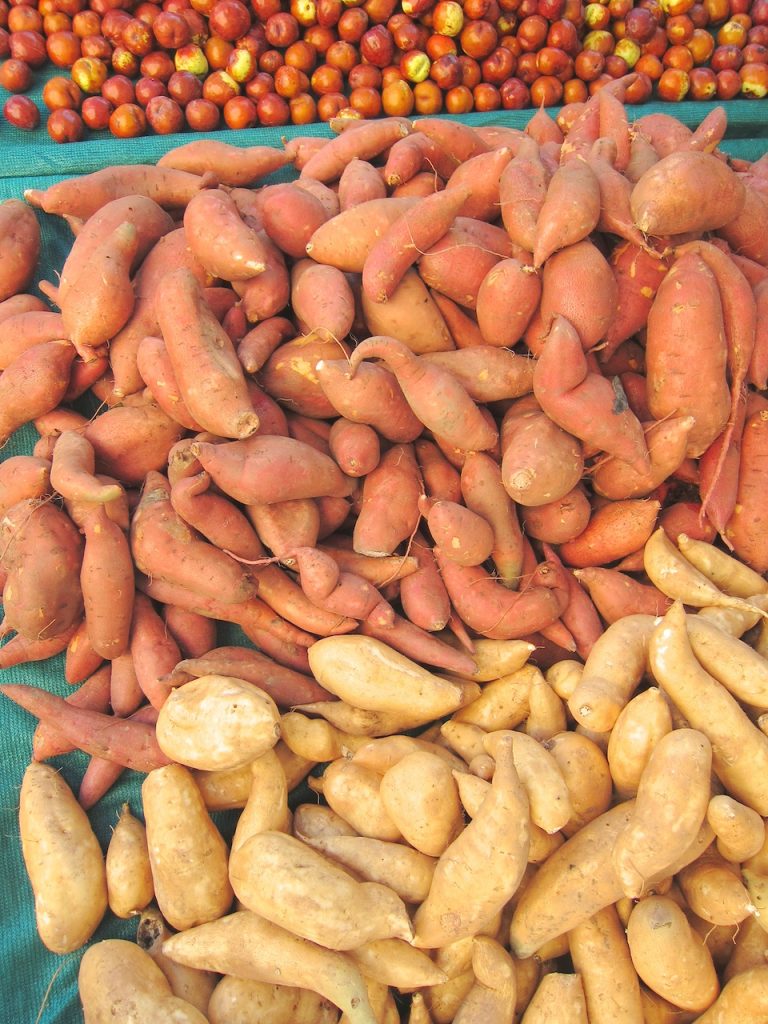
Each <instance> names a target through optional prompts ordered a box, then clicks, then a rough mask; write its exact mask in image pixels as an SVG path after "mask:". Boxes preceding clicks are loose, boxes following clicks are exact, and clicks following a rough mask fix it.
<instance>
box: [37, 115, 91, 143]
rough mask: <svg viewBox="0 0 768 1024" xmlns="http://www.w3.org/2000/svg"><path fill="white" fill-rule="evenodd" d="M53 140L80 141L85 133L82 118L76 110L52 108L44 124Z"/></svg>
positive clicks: (64, 141) (63, 141)
mask: <svg viewBox="0 0 768 1024" xmlns="http://www.w3.org/2000/svg"><path fill="white" fill-rule="evenodd" d="M46 128H47V129H48V134H49V135H50V137H51V138H52V139H53V141H54V142H59V143H66V142H80V141H81V140H82V138H83V136H84V135H85V125H84V124H83V119H82V117H80V115H79V114H78V112H77V111H76V110H67V109H66V108H62V109H61V110H52V111H51V113H50V114H49V115H48V123H47V125H46Z"/></svg>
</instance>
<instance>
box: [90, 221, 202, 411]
mask: <svg viewBox="0 0 768 1024" xmlns="http://www.w3.org/2000/svg"><path fill="white" fill-rule="evenodd" d="M182 267H186V268H187V269H188V270H190V271H191V272H192V273H193V274H194V275H195V278H196V280H197V281H198V283H199V284H200V286H201V287H205V286H207V285H208V284H210V283H211V279H210V276H209V275H208V272H207V271H206V270H205V268H204V267H203V266H202V265H201V264H200V263H199V262H198V260H197V258H196V257H195V256H194V255H193V253H192V250H191V249H190V247H189V243H188V240H187V236H186V234H185V232H184V229H183V228H177V229H176V230H175V231H169V232H168V234H167V235H164V236H163V237H162V238H161V239H160V241H159V242H157V244H156V245H154V246H153V247H152V249H151V250H150V252H149V253H148V254H147V256H146V257H145V259H144V260H143V262H142V264H141V266H140V267H139V270H138V271H137V273H136V277H135V279H134V283H133V284H134V293H135V296H136V301H135V304H134V309H133V314H132V315H131V317H130V319H129V320H128V322H127V323H126V325H125V327H123V329H122V330H121V331H119V332H118V333H117V334H116V335H115V336H114V337H113V338H112V339H111V341H110V346H109V360H110V365H111V367H112V373H113V374H114V393H115V395H117V396H124V395H129V394H133V393H134V392H135V391H139V390H140V389H141V388H142V387H143V381H142V379H141V374H140V373H139V371H138V367H137V365H136V353H137V350H138V347H139V344H140V342H141V340H142V338H144V337H146V336H147V335H155V334H158V333H159V331H160V327H159V324H158V320H157V314H156V296H157V291H158V288H159V286H160V282H161V281H162V279H163V277H164V276H165V274H167V273H168V272H169V271H171V270H179V269H181V268H182Z"/></svg>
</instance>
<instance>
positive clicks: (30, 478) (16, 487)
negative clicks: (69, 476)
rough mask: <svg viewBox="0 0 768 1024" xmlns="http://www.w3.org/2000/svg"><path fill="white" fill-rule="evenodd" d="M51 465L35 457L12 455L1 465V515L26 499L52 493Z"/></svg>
mask: <svg viewBox="0 0 768 1024" xmlns="http://www.w3.org/2000/svg"><path fill="white" fill-rule="evenodd" d="M50 480H51V463H50V462H48V460H47V459H40V458H36V457H35V456H34V455H11V456H10V457H9V458H7V459H5V460H4V461H3V462H2V463H0V515H4V514H5V512H6V511H7V510H8V509H9V508H11V506H12V505H15V504H16V503H17V502H19V501H24V500H25V499H29V498H31V499H35V498H44V497H47V495H49V494H50V493H51V489H50Z"/></svg>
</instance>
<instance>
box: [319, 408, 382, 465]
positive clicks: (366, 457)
mask: <svg viewBox="0 0 768 1024" xmlns="http://www.w3.org/2000/svg"><path fill="white" fill-rule="evenodd" d="M329 443H330V447H331V454H332V455H333V457H334V459H335V460H336V462H337V463H338V465H339V468H340V469H341V471H342V472H343V473H346V474H347V476H355V477H362V476H366V475H367V474H368V473H370V472H371V470H373V469H375V468H376V466H377V465H378V464H379V459H380V458H381V444H380V441H379V435H378V434H377V433H376V431H375V430H374V429H373V427H370V426H368V424H367V423H353V422H352V420H347V419H345V418H344V417H343V416H340V417H339V418H338V419H337V420H335V421H334V423H333V426H332V427H331V433H330V436H329Z"/></svg>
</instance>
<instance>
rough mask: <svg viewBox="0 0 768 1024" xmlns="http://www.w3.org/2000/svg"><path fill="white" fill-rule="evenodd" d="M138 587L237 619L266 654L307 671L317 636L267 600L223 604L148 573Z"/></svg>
mask: <svg viewBox="0 0 768 1024" xmlns="http://www.w3.org/2000/svg"><path fill="white" fill-rule="evenodd" d="M137 586H138V587H140V589H141V591H142V593H144V594H146V595H148V596H149V597H151V598H152V599H153V600H157V601H160V602H161V603H163V604H174V605H178V606H179V607H181V608H186V609H188V610H189V611H193V612H196V613H197V614H198V615H204V616H205V617H206V618H210V619H218V620H219V621H221V622H234V623H236V624H237V625H238V626H240V628H241V629H242V631H243V632H244V633H245V635H246V636H247V637H248V639H249V640H251V641H253V643H254V644H256V645H257V647H258V648H259V649H260V650H261V651H262V652H263V653H264V654H267V655H268V656H269V657H271V658H274V660H275V661H277V662H279V664H281V665H286V666H288V667H289V668H294V669H296V671H298V672H306V671H307V668H308V666H307V651H306V649H307V647H308V646H309V645H310V644H311V643H312V642H313V641H314V640H315V637H314V636H313V635H312V634H311V633H307V632H306V631H305V630H303V629H299V628H298V627H297V626H294V625H293V624H292V623H289V622H287V621H286V620H285V619H284V618H282V616H280V615H279V614H278V613H277V612H275V611H274V609H273V608H271V607H269V605H267V604H265V602H264V601H260V600H259V599H258V598H256V597H252V598H251V599H250V600H249V601H244V602H242V603H241V604H236V605H234V604H231V605H227V604H222V603H221V602H219V601H211V600H206V599H205V598H201V597H199V596H198V595H197V594H194V593H192V591H190V590H186V589H185V588H184V587H177V586H173V585H171V584H168V583H163V582H161V581H160V580H149V579H148V578H147V577H145V576H144V577H139V579H138V581H137ZM296 589H297V590H299V588H298V587H297V588H296ZM299 592H301V591H300V590H299ZM336 619H337V620H338V616H336Z"/></svg>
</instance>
